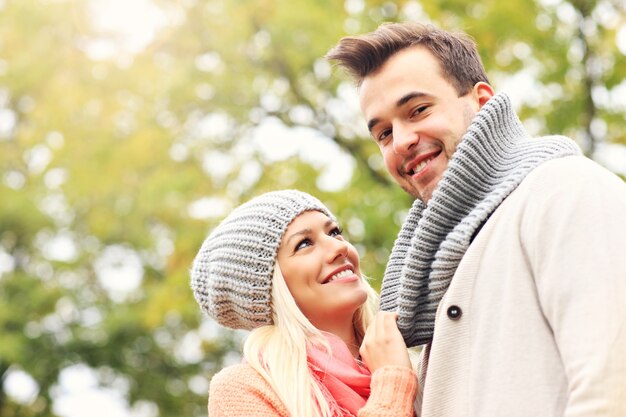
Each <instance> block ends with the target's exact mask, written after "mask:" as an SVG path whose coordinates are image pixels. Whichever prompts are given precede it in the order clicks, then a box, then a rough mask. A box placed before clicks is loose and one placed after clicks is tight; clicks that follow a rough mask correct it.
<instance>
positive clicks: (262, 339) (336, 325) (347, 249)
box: [191, 190, 417, 417]
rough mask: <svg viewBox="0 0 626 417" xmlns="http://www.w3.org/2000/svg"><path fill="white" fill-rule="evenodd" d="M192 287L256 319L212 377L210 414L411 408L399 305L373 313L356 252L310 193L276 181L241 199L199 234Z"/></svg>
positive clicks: (240, 316) (224, 316)
mask: <svg viewBox="0 0 626 417" xmlns="http://www.w3.org/2000/svg"><path fill="white" fill-rule="evenodd" d="M191 286H192V289H193V291H194V295H195V298H196V300H197V301H198V303H199V304H200V306H201V308H202V310H204V311H205V312H206V313H208V315H209V316H211V317H212V318H214V319H215V320H216V321H217V322H218V323H220V324H221V325H223V326H226V327H230V328H233V329H245V330H251V333H250V335H249V336H248V338H247V340H246V342H245V345H244V363H242V364H239V365H234V366H230V367H227V368H225V369H223V370H222V371H221V372H219V373H218V374H217V375H215V376H214V377H213V379H212V380H211V384H210V390H209V415H210V416H211V417H219V416H284V417H289V416H291V417H331V416H333V417H335V416H359V417H365V416H390V417H391V416H406V417H410V416H412V415H413V401H414V400H415V397H416V393H417V379H416V375H415V373H414V372H413V370H412V369H411V363H410V361H409V357H408V353H407V349H406V345H405V344H404V341H403V340H402V337H401V335H400V333H399V331H398V329H397V327H396V323H395V319H396V316H395V313H382V312H381V313H378V315H376V316H375V315H374V310H375V303H376V299H377V298H376V294H375V292H374V291H373V290H372V288H371V287H370V286H369V285H368V283H367V281H366V280H365V279H364V278H363V276H362V275H361V271H360V269H359V256H358V253H357V251H356V249H355V248H354V247H353V246H352V245H351V244H350V243H349V242H347V241H346V240H345V239H344V238H343V236H342V235H341V229H340V228H339V226H338V225H337V222H336V220H335V217H334V216H333V215H332V214H331V213H330V211H329V210H328V208H326V207H325V206H324V205H323V204H322V203H321V202H320V201H319V200H317V199H316V198H315V197H312V196H311V195H309V194H306V193H303V192H300V191H296V190H282V191H275V192H269V193H266V194H263V195H261V196H259V197H256V198H254V199H252V200H250V201H248V202H247V203H244V204H243V205H241V206H239V207H238V208H236V209H235V210H234V211H233V212H232V213H231V214H230V215H229V216H228V217H227V218H226V219H224V220H223V221H222V222H221V223H220V224H219V225H218V226H217V227H216V228H215V230H213V232H212V233H211V234H210V235H209V237H208V238H207V239H206V240H205V242H204V244H203V245H202V247H201V249H200V251H199V252H198V254H197V256H196V259H195V260H194V263H193V268H192V271H191ZM366 329H367V331H366ZM361 360H362V361H363V362H364V363H363V362H361Z"/></svg>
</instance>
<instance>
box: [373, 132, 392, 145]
mask: <svg viewBox="0 0 626 417" xmlns="http://www.w3.org/2000/svg"><path fill="white" fill-rule="evenodd" d="M389 135H391V129H385V130H383V131H382V132H380V133H379V134H378V136H376V140H377V141H378V142H383V141H384V140H385V139H387V138H388V137H389Z"/></svg>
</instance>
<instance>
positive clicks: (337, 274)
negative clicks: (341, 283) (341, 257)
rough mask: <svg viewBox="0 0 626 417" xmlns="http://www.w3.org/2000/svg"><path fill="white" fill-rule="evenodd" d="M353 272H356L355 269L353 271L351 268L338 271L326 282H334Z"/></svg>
mask: <svg viewBox="0 0 626 417" xmlns="http://www.w3.org/2000/svg"><path fill="white" fill-rule="evenodd" d="M352 274H354V271H352V270H351V269H346V270H344V271H341V272H338V273H336V274H335V275H333V276H332V277H330V279H329V280H328V281H326V283H327V284H328V283H329V282H333V281H334V280H336V279H339V278H343V277H347V276H349V275H352Z"/></svg>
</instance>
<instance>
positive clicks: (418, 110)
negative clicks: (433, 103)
mask: <svg viewBox="0 0 626 417" xmlns="http://www.w3.org/2000/svg"><path fill="white" fill-rule="evenodd" d="M427 108H428V106H419V107H416V108H415V109H414V110H413V113H411V117H415V116H418V115H419V114H421V113H423V112H424V111H425V110H426V109H427Z"/></svg>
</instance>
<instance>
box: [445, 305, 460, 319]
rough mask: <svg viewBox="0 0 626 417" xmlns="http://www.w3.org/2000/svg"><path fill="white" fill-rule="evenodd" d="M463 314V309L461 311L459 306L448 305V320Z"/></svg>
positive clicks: (458, 317)
mask: <svg viewBox="0 0 626 417" xmlns="http://www.w3.org/2000/svg"><path fill="white" fill-rule="evenodd" d="M462 315H463V311H461V307H459V306H450V307H448V318H449V319H450V320H458V319H460V318H461V316H462Z"/></svg>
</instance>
